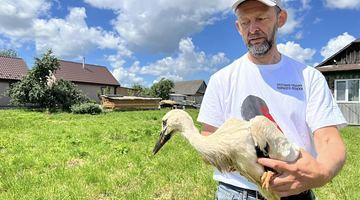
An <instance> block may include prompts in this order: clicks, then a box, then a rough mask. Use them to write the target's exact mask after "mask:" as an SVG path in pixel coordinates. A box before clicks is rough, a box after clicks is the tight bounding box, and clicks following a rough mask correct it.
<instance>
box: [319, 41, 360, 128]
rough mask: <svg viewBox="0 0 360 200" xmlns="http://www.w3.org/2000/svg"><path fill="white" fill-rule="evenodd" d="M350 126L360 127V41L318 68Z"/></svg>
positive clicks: (354, 42) (325, 61)
mask: <svg viewBox="0 0 360 200" xmlns="http://www.w3.org/2000/svg"><path fill="white" fill-rule="evenodd" d="M316 69H318V70H319V71H320V72H321V73H322V74H323V75H324V76H325V78H326V81H327V83H328V85H329V87H330V89H331V91H332V93H333V95H334V97H335V100H336V102H337V103H338V105H339V107H340V109H341V111H342V113H343V115H344V117H345V119H346V120H347V121H348V123H349V124H356V125H360V39H357V40H355V41H353V42H352V43H350V44H349V45H347V46H345V47H344V48H343V49H341V50H340V51H338V52H337V53H335V54H334V55H332V56H331V57H329V58H328V59H326V60H324V61H323V62H322V63H320V64H319V65H318V66H316Z"/></svg>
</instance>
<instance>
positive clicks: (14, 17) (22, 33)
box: [0, 0, 51, 39]
mask: <svg viewBox="0 0 360 200" xmlns="http://www.w3.org/2000/svg"><path fill="white" fill-rule="evenodd" d="M50 7H51V4H50V3H49V2H48V0H32V1H28V0H17V1H12V0H3V1H1V3H0V24H1V26H0V33H2V34H4V35H6V36H8V37H12V38H16V39H24V38H31V37H32V33H33V31H32V26H33V23H34V20H35V19H36V18H37V17H39V16H41V15H44V14H47V12H48V11H49V9H50Z"/></svg>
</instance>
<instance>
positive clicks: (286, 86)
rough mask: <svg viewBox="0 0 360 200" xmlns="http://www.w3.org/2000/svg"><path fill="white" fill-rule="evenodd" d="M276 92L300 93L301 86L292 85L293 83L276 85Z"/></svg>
mask: <svg viewBox="0 0 360 200" xmlns="http://www.w3.org/2000/svg"><path fill="white" fill-rule="evenodd" d="M277 89H278V90H296V91H302V90H303V89H304V88H303V85H302V84H294V83H278V84H277Z"/></svg>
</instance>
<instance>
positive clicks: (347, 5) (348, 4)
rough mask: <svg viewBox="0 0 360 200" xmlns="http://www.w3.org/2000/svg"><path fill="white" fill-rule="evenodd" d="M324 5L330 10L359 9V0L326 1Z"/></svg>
mask: <svg viewBox="0 0 360 200" xmlns="http://www.w3.org/2000/svg"><path fill="white" fill-rule="evenodd" d="M325 4H326V6H327V7H330V8H338V9H359V8H360V0H326V1H325Z"/></svg>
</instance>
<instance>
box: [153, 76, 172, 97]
mask: <svg viewBox="0 0 360 200" xmlns="http://www.w3.org/2000/svg"><path fill="white" fill-rule="evenodd" d="M174 86H175V84H174V82H173V81H171V80H168V79H165V78H162V79H161V80H160V81H159V82H157V83H154V84H153V85H152V86H151V88H150V90H151V95H152V96H155V97H159V98H162V99H169V97H170V92H171V90H172V89H173V88H174Z"/></svg>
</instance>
